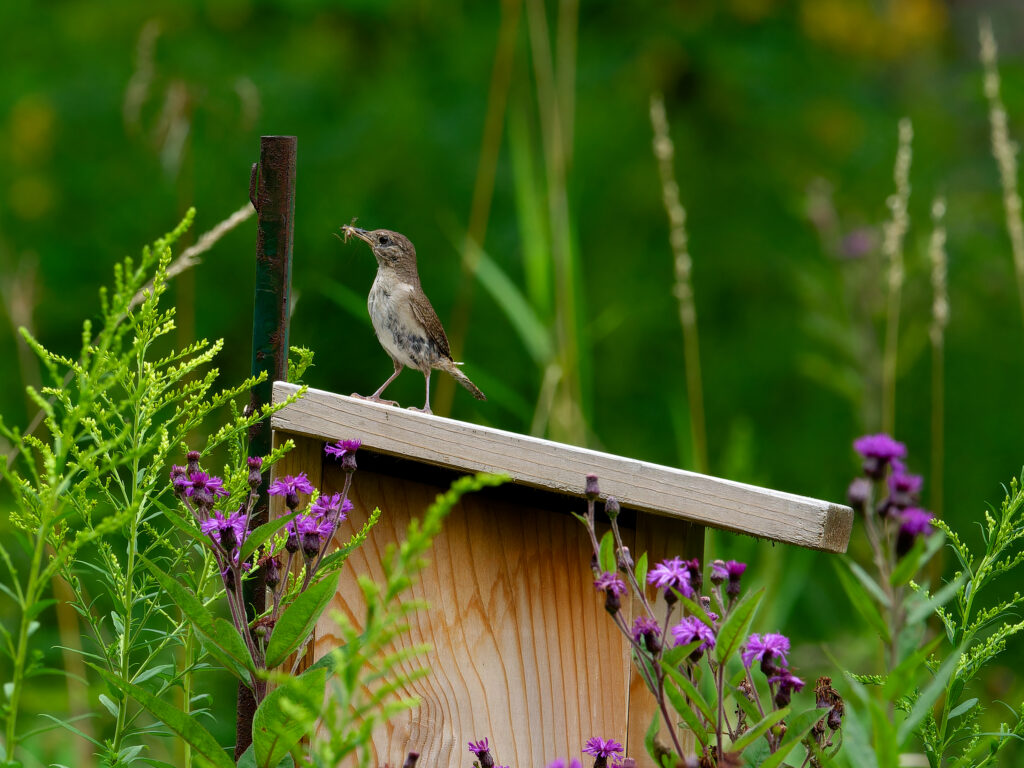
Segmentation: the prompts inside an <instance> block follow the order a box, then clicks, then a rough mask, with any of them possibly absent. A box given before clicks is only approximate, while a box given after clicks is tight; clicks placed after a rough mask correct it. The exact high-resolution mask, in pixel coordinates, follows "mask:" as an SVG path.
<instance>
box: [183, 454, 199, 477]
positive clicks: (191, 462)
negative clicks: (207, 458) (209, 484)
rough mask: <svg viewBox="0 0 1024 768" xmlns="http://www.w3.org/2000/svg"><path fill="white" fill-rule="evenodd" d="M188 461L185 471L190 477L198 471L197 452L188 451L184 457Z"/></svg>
mask: <svg viewBox="0 0 1024 768" xmlns="http://www.w3.org/2000/svg"><path fill="white" fill-rule="evenodd" d="M185 458H186V459H187V461H188V467H187V471H188V473H189V474H190V475H191V474H192V473H193V472H198V471H199V451H189V452H188V454H187V455H186V456H185Z"/></svg>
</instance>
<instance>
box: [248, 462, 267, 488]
mask: <svg viewBox="0 0 1024 768" xmlns="http://www.w3.org/2000/svg"><path fill="white" fill-rule="evenodd" d="M245 463H246V464H248V465H249V477H248V483H249V487H250V488H252V489H253V490H255V489H256V488H259V485H260V481H261V480H262V479H263V459H262V458H260V457H259V456H250V457H249V458H248V459H246V462H245Z"/></svg>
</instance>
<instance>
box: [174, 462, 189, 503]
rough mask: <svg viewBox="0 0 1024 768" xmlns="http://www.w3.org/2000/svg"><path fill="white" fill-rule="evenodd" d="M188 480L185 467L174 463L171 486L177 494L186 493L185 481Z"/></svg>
mask: <svg viewBox="0 0 1024 768" xmlns="http://www.w3.org/2000/svg"><path fill="white" fill-rule="evenodd" d="M186 482H188V478H186V477H185V468H184V467H182V466H180V465H178V464H174V465H172V466H171V487H172V488H173V489H174V495H175V496H181V495H182V494H184V493H185V483H186Z"/></svg>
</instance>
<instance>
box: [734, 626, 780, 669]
mask: <svg viewBox="0 0 1024 768" xmlns="http://www.w3.org/2000/svg"><path fill="white" fill-rule="evenodd" d="M788 653H789V638H788V637H786V636H785V635H780V634H778V633H776V632H768V633H766V634H764V635H758V634H753V635H751V636H750V637H748V638H747V643H746V646H745V647H744V649H743V654H742V656H741V658H742V659H743V666H745V667H746V668H747V669H750V665H751V664H752V663H753V662H754V661H760V662H761V671H762V672H764V673H765V674H766V675H768V676H771V675H774V674H775V673H777V672H779V671H781V670H782V669H784V668H785V667H786V666H787V665H788V664H789V662H788V661H787V660H786V654H788ZM776 659H779V660H781V662H782V664H781V665H777V664H776V663H775V661H776Z"/></svg>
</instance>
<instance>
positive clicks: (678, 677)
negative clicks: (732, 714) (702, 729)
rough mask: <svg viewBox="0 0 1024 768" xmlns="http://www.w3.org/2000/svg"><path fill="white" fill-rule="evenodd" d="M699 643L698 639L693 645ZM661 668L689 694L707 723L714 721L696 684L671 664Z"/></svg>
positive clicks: (709, 707)
mask: <svg viewBox="0 0 1024 768" xmlns="http://www.w3.org/2000/svg"><path fill="white" fill-rule="evenodd" d="M699 643H700V641H697V643H694V644H693V645H698V644H699ZM661 668H662V670H664V672H665V674H666V675H668V676H669V677H670V678H671V679H672V682H674V683H675V684H676V685H678V686H679V688H680V689H682V692H683V693H685V694H686V695H687V696H689V697H690V700H691V701H692V702H693V703H694V704H696V705H697V709H699V710H700V713H701V714H702V715H704V717H705V719H706V720H707V721H708V722H709V723H713V722H715V719H716V718H715V713H714V711H713V709H712V707H711V705H710V704H708V703H707V702H706V701H705V700H704V697H703V696H701V695H700V692H699V691H698V690H697V688H696V686H694V684H693V683H692V682H691V681H690V680H689V679H688V678H687V677H686V675H684V674H683V673H682V672H680V671H679V670H678V669H676V668H675V667H673V666H668V665H665V664H662V665H661Z"/></svg>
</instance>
